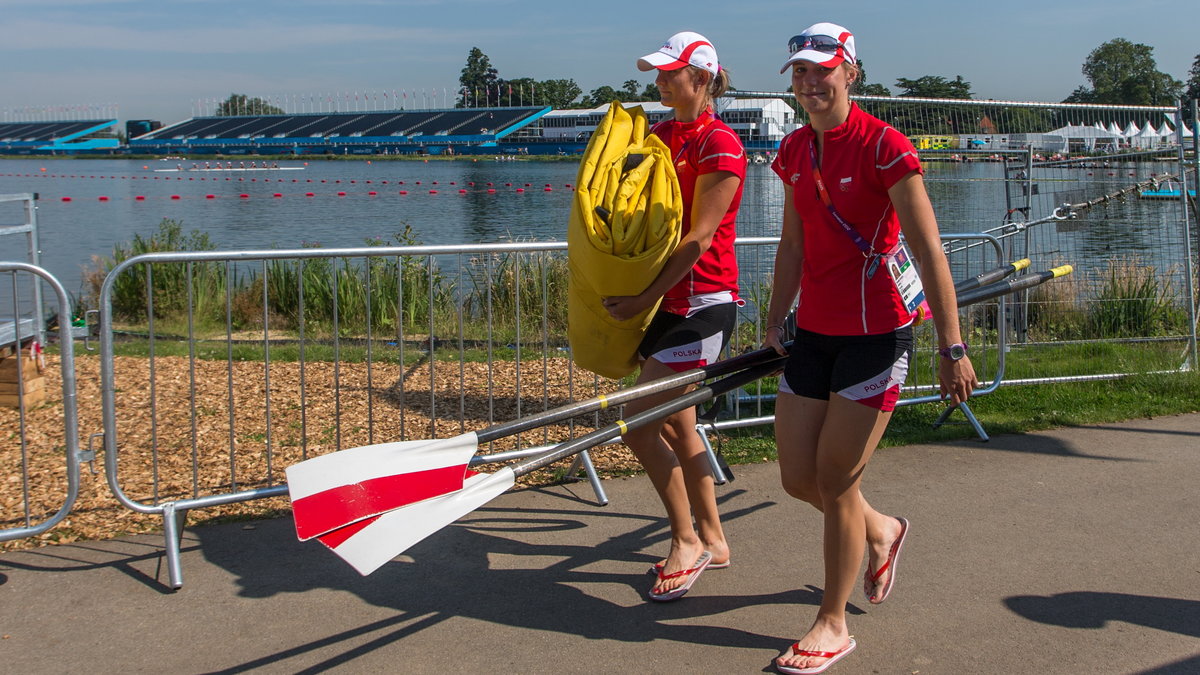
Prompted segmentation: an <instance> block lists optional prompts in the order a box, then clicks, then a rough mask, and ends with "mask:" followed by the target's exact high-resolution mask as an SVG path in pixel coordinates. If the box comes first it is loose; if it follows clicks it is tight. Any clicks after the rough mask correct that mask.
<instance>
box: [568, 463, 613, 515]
mask: <svg viewBox="0 0 1200 675" xmlns="http://www.w3.org/2000/svg"><path fill="white" fill-rule="evenodd" d="M581 468H582V469H583V472H584V474H586V475H587V479H588V482H589V483H591V485H592V489H593V490H595V491H596V502H597V503H598V504H600V506H608V494H607V493H605V492H604V486H602V485H600V476H599V475H598V474H597V473H596V466H595V465H594V464H592V456H591V455H589V454H588V451H587V450H584V451H583V452H581V453H579V454H578V455H575V461H574V462H572V463H571V468H570V469H568V470H567V475H568V476H574V475H575V474H577V473H579V469H581Z"/></svg>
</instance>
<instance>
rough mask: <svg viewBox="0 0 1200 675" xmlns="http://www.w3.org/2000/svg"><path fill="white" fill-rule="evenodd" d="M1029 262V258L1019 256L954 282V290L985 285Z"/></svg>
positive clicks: (959, 291) (964, 289) (1024, 266)
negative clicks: (1014, 260)
mask: <svg viewBox="0 0 1200 675" xmlns="http://www.w3.org/2000/svg"><path fill="white" fill-rule="evenodd" d="M1029 264H1030V263H1029V258H1021V259H1020V260H1018V261H1016V262H1010V263H1008V264H1006V265H1001V266H1000V267H996V268H993V269H990V270H987V271H986V272H982V273H980V274H977V275H975V276H973V277H970V278H968V279H963V280H962V281H959V282H958V283H956V284H954V292H955V293H962V292H963V291H969V290H972V289H975V288H979V287H980V286H986V285H988V284H990V283H993V282H996V281H1000V280H1001V279H1003V278H1005V277H1007V276H1008V275H1010V274H1012V273H1013V272H1020V271H1021V270H1023V269H1025V268H1026V267H1029Z"/></svg>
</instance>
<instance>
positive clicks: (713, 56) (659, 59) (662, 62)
mask: <svg viewBox="0 0 1200 675" xmlns="http://www.w3.org/2000/svg"><path fill="white" fill-rule="evenodd" d="M684 66H696V67H697V68H703V69H705V70H707V71H708V72H710V73H712V74H713V75H716V74H717V71H718V70H720V68H721V67H720V65H719V64H718V63H717V49H716V47H713V46H712V43H711V42H709V41H708V38H706V37H704V36H703V35H701V34H699V33H693V32H691V31H686V30H685V31H683V32H682V33H676V34H674V35H672V36H671V37H670V38H669V39H668V40H667V42H666V44H664V45H663V46H662V47H659V48H658V51H656V52H654V53H653V54H647V55H645V56H643V57H642V58H640V59H638V62H637V67H638V70H643V71H644V70H654V69H656V68H657V69H658V70H678V69H680V68H683V67H684Z"/></svg>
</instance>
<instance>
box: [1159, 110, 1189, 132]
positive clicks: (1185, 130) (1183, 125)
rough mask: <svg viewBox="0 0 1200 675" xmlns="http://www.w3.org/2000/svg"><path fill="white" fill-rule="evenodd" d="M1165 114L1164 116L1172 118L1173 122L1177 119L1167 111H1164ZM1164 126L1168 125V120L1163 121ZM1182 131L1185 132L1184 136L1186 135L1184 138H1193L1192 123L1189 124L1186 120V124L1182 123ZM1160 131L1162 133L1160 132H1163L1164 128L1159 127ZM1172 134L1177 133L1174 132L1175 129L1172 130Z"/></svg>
mask: <svg viewBox="0 0 1200 675" xmlns="http://www.w3.org/2000/svg"><path fill="white" fill-rule="evenodd" d="M1163 116H1164V117H1166V118H1167V119H1169V120H1171V121H1172V122H1174V121H1175V120H1173V119H1172V118H1171V116H1170V115H1168V114H1167V113H1163ZM1163 126H1167V123H1166V122H1163ZM1180 131H1182V132H1183V137H1184V138H1191V137H1192V126H1191V125H1190V124H1187V123H1186V122H1185V123H1184V124H1182V125H1180ZM1158 133H1160V134H1161V133H1162V129H1159V130H1158ZM1171 135H1172V136H1174V135H1175V132H1174V131H1172V132H1171Z"/></svg>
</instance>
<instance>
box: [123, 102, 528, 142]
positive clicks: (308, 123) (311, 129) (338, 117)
mask: <svg viewBox="0 0 1200 675" xmlns="http://www.w3.org/2000/svg"><path fill="white" fill-rule="evenodd" d="M544 111H545V109H544V108H535V107H524V108H486V109H482V108H481V109H454V110H418V111H413V110H391V111H372V112H344V113H304V114H299V115H238V116H232V117H195V118H192V119H189V120H185V121H183V122H180V123H178V124H174V125H171V126H168V127H163V128H161V129H158V130H156V131H152V132H150V133H149V134H145V135H143V136H139V137H138V138H137V140H138V141H159V142H164V141H183V140H185V139H186V140H188V141H205V140H214V141H215V140H229V141H236V140H245V139H260V138H265V139H279V140H286V139H289V138H306V139H309V138H326V139H332V138H366V137H371V138H375V137H401V136H403V137H412V136H458V135H469V136H480V135H496V134H498V133H501V132H502V131H503V130H505V129H507V128H509V127H512V126H514V125H516V124H519V123H521V122H524V121H527V120H528V119H530V118H531V117H534V116H537V115H538V114H539V113H542V112H544Z"/></svg>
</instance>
